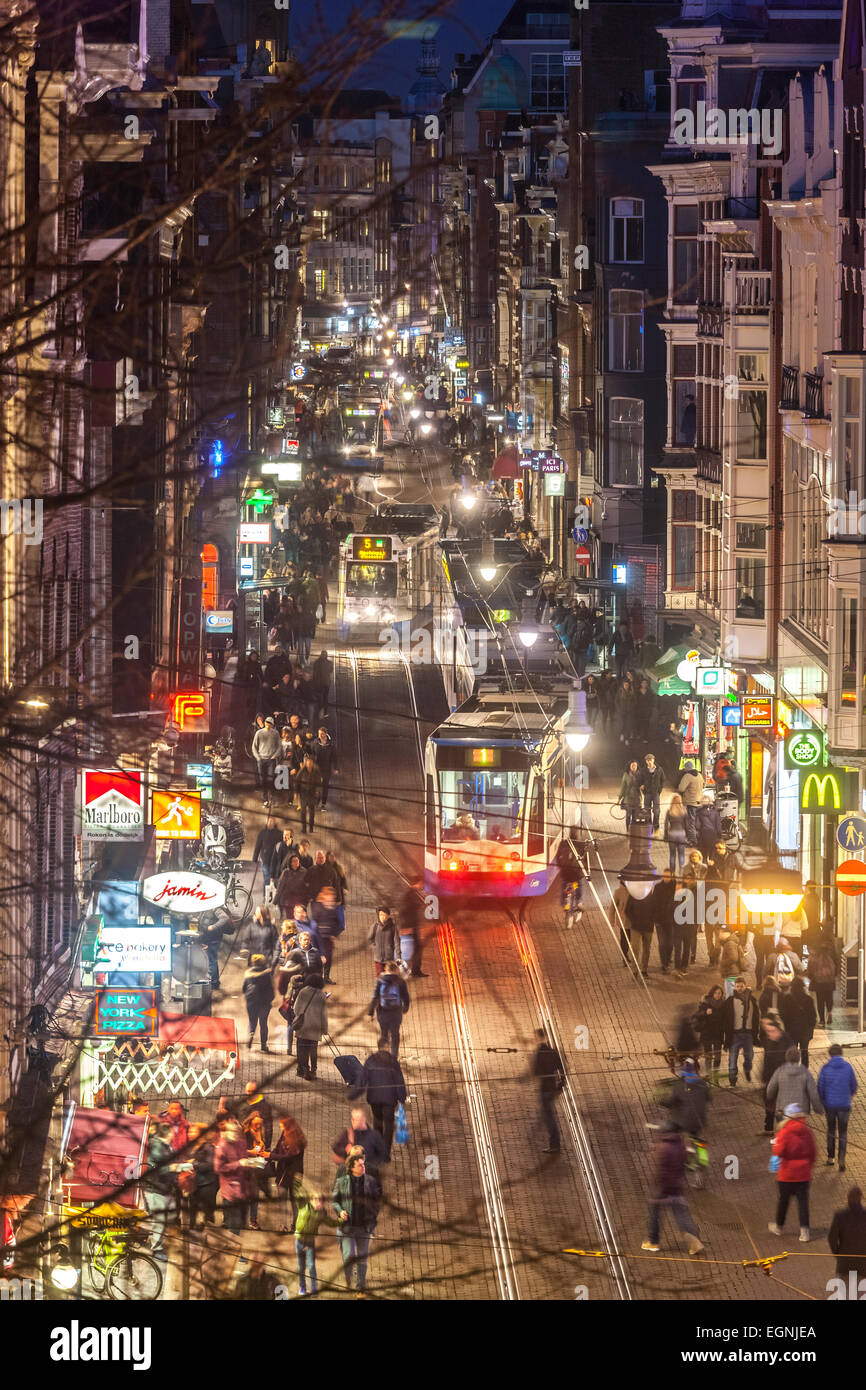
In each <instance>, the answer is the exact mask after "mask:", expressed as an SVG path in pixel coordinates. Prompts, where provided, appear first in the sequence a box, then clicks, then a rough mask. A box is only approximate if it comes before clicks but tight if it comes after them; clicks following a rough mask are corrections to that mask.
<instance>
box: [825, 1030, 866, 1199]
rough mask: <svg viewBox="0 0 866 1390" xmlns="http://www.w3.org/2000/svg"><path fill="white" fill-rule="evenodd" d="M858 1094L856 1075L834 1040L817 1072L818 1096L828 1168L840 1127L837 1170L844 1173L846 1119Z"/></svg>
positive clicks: (846, 1136)
mask: <svg viewBox="0 0 866 1390" xmlns="http://www.w3.org/2000/svg"><path fill="white" fill-rule="evenodd" d="M856 1094H857V1077H856V1076H855V1075H854V1068H853V1067H852V1065H851V1063H850V1062H846V1061H845V1058H844V1057H843V1056H842V1048H841V1047H840V1046H839V1044H838V1043H834V1044H833V1046H832V1047H831V1048H830V1060H829V1062H825V1063H824V1065H823V1067H822V1068H821V1070H820V1072H819V1073H818V1095H819V1096H820V1097H821V1103H822V1105H823V1106H824V1109H825V1110H826V1112H827V1167H828V1168H829V1167H830V1166H831V1165H832V1164H833V1163H834V1162H835V1159H836V1128H837V1126H838V1129H839V1172H840V1173H844V1172H845V1154H846V1152H847V1149H848V1121H849V1120H850V1118H851V1102H852V1100H853V1099H854V1097H855V1095H856Z"/></svg>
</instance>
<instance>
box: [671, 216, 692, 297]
mask: <svg viewBox="0 0 866 1390" xmlns="http://www.w3.org/2000/svg"><path fill="white" fill-rule="evenodd" d="M673 297H674V303H675V304H696V303H697V299H698V207H697V203H691V204H688V205H686V206H685V207H675V208H674V295H673Z"/></svg>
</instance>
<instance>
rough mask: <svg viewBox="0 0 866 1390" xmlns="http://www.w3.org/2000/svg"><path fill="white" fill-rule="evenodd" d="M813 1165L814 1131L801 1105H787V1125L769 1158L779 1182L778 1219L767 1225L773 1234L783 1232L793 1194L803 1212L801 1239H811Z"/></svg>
mask: <svg viewBox="0 0 866 1390" xmlns="http://www.w3.org/2000/svg"><path fill="white" fill-rule="evenodd" d="M814 1166H815V1139H814V1136H813V1134H812V1131H811V1130H810V1128H809V1126H808V1125H807V1124H806V1121H805V1119H804V1116H803V1112H802V1110H801V1109H800V1107H799V1105H788V1106H786V1107H785V1124H783V1125H782V1128H781V1129H780V1130H779V1133H778V1134H777V1135H776V1138H775V1139H774V1141H773V1157H772V1159H771V1160H770V1169H771V1171H773V1172H776V1174H777V1177H778V1183H779V1199H778V1202H777V1204H776V1219H775V1221H771V1222H770V1223H769V1226H768V1227H767V1229H768V1230H769V1231H770V1232H771V1233H772V1234H773V1235H774V1236H780V1235H781V1234H782V1227H783V1226H784V1224H785V1217H786V1216H787V1214H788V1203H789V1202H790V1200H791V1198H792V1197H796V1198H797V1206H798V1208H799V1211H800V1239H801V1241H803V1242H804V1243H805V1242H807V1241H809V1240H811V1238H812V1237H811V1235H810V1232H809V1184H810V1183H811V1181H812V1169H813V1167H814Z"/></svg>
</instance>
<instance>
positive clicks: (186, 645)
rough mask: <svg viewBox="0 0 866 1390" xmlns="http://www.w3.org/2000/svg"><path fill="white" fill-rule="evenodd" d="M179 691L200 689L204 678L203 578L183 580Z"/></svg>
mask: <svg viewBox="0 0 866 1390" xmlns="http://www.w3.org/2000/svg"><path fill="white" fill-rule="evenodd" d="M177 626H178V639H177V688H178V690H197V689H198V686H199V681H200V677H201V579H200V578H198V579H197V578H195V577H189V576H187V577H186V578H184V579H181V581H180V610H179V613H178V624H177Z"/></svg>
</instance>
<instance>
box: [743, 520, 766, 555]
mask: <svg viewBox="0 0 866 1390" xmlns="http://www.w3.org/2000/svg"><path fill="white" fill-rule="evenodd" d="M737 549H738V550H766V549H767V528H766V526H759V525H756V524H755V523H754V522H751V521H738V522H737Z"/></svg>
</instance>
